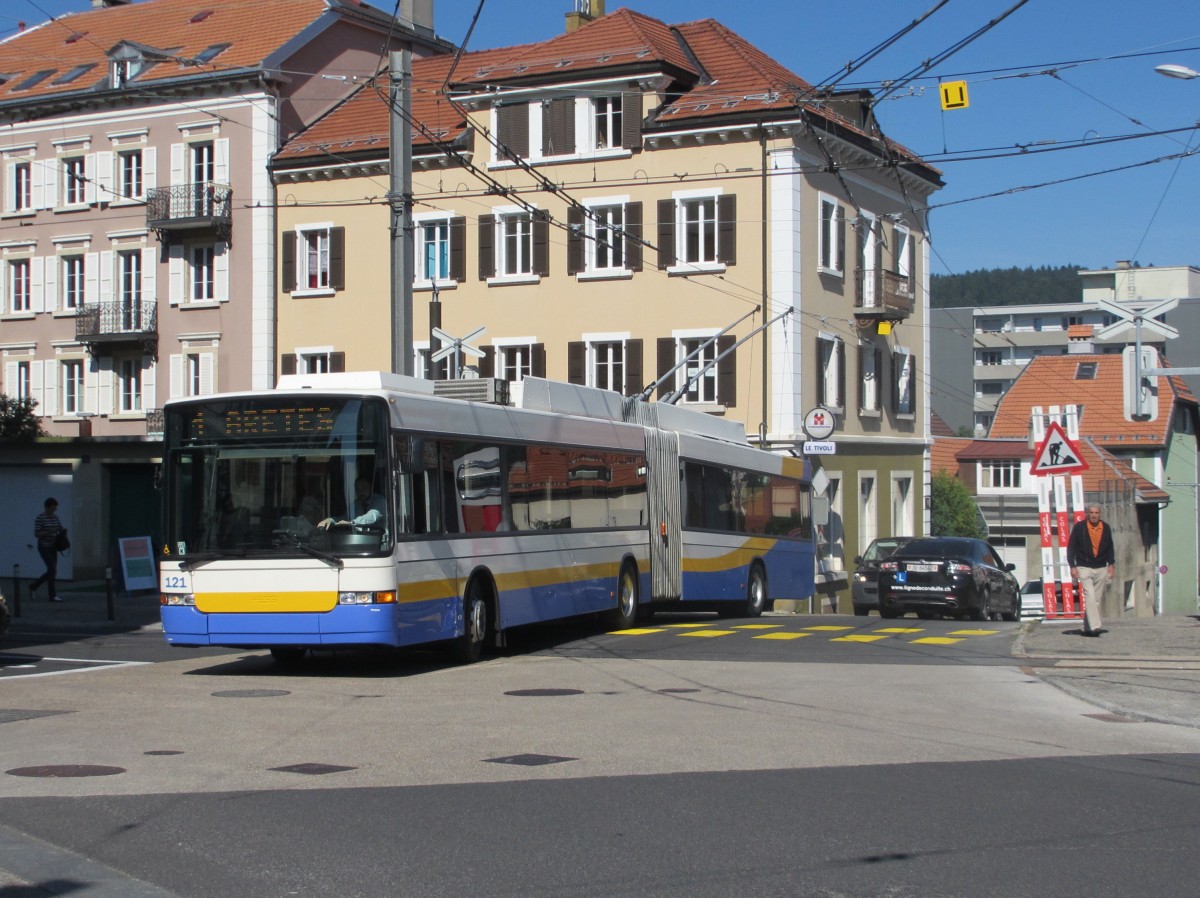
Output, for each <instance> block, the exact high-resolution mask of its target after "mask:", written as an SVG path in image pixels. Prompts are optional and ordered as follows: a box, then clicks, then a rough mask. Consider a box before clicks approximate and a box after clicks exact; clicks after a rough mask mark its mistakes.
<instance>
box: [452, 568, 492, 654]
mask: <svg viewBox="0 0 1200 898" xmlns="http://www.w3.org/2000/svg"><path fill="white" fill-rule="evenodd" d="M487 629H488V606H487V599H486V598H485V597H484V594H483V589H482V588H481V587H480V585H479V580H477V579H476V580H472V581H471V583H470V585H469V586H468V587H467V594H466V595H465V596H463V635H462V636H459V637H458V638H457V639H455V640H454V645H453V648H452V654H453V655H454V660H455V661H457V662H459V663H460V664H473V663H474V662H476V661H478V660H479V659H480V657H482V655H483V641H484V639H486V638H487Z"/></svg>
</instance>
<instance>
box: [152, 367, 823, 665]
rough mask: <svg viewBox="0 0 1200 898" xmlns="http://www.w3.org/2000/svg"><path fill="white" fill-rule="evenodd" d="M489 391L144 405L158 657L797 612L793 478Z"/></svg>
mask: <svg viewBox="0 0 1200 898" xmlns="http://www.w3.org/2000/svg"><path fill="white" fill-rule="evenodd" d="M506 386H508V385H506V384H504V383H503V382H494V381H450V382H445V383H444V384H443V383H438V384H435V383H433V382H430V381H424V380H418V379H414V378H408V377H402V376H399V375H393V374H381V373H345V374H318V375H286V376H284V377H282V378H280V380H279V385H278V387H277V388H276V389H274V390H269V391H261V392H251V393H231V394H223V395H212V396H203V397H195V398H190V399H184V400H175V401H172V402H170V403H168V404H167V406H166V409H165V419H166V420H165V425H166V437H165V441H166V443H165V447H164V468H165V470H164V475H165V476H164V502H165V507H164V525H165V526H164V530H165V533H166V538H165V541H164V543H163V545H162V546H161V547H160V551H159V571H160V574H159V576H160V585H161V602H162V620H163V631H164V634H165V636H166V640H167V641H168V642H169V643H171V644H173V645H177V646H200V645H218V646H231V647H254V648H267V649H270V651H271V653H272V654H273V655H274V656H275V657H276V658H278V659H280V660H295V659H298V658H300V657H301V656H302V655H303V654H304V652H305V651H308V650H316V649H328V648H337V647H347V646H371V645H374V646H408V645H417V644H424V643H444V644H446V645H447V646H449V647H450V648H451V649H452V651H453V653H454V654H455V655H456V656H457V657H458V658H459V659H460V660H463V661H473V660H475V659H477V658H478V657H479V655H480V653H481V651H482V650H483V648H484V647H485V645H486V644H496V645H501V644H503V639H504V634H505V631H507V630H508V629H509V628H511V627H519V626H521V625H523V624H530V623H536V622H539V621H548V620H554V619H559V618H566V617H572V616H576V615H583V614H592V613H603V614H605V615H607V618H608V623H609V624H610V625H611V626H612V627H613V628H616V629H621V628H627V627H630V626H632V625H633V624H634V622H635V621H636V620H637V618H638V616H639V615H647V614H649V613H650V612H653V611H656V610H670V609H680V608H684V607H687V608H689V609H694V608H697V607H700V608H708V609H712V610H717V611H722V612H725V613H729V614H740V615H747V616H756V615H758V614H760V613H761V612H762V610H763V609H764V608H765V607H767V605H768V604H769V602H770V601H771V600H772V598H807V597H808V596H811V595H812V592H813V534H812V530H813V528H812V515H811V506H810V493H809V481H808V473H809V472H808V471H807V470H806V468H805V462H804V461H803V460H801V459H796V458H790V457H783V456H780V455H775V454H773V453H770V452H766V451H762V450H759V449H756V448H754V447H752V446H750V445H749V444H748V442H747V440H746V437H745V432H744V430H743V429H742V427H741V425H734V424H731V422H727V421H723V420H720V419H717V418H714V417H712V416H709V415H705V414H702V413H699V412H695V411H691V410H688V409H686V408H677V407H675V406H672V405H667V404H664V403H646V402H641V401H638V400H630V399H622V398H621V397H620V396H619V395H617V394H616V393H610V392H607V391H602V390H595V389H590V388H586V387H579V386H573V385H569V384H560V383H555V382H552V381H546V380H541V379H538V378H526V379H525V380H524V381H522V382H521V383H519V384H513V385H511V386H512V393H513V396H512V399H511V402H510V401H507V400H506V397H504V396H503V392H504V390H503V388H504V387H506ZM440 391H446V392H447V395H439V392H440ZM467 391H476V393H478V394H481V397H482V394H488V395H489V396H490V397H491V398H492V401H490V402H489V401H486V397H482V398H462V397H464V396H469V395H470V394H469V393H468V392H467ZM497 393H499V394H500V399H501V400H502V401H495V394H497Z"/></svg>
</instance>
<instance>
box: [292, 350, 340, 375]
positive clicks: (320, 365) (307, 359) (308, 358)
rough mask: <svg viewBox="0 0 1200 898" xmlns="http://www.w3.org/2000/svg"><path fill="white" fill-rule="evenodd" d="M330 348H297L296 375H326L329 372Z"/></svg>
mask: <svg viewBox="0 0 1200 898" xmlns="http://www.w3.org/2000/svg"><path fill="white" fill-rule="evenodd" d="M333 351H334V350H333V347H332V346H297V347H296V373H297V374H328V373H329V372H330V370H331V367H330V355H331V354H332V353H333Z"/></svg>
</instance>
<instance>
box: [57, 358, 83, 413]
mask: <svg viewBox="0 0 1200 898" xmlns="http://www.w3.org/2000/svg"><path fill="white" fill-rule="evenodd" d="M87 368H88V366H87V362H86V360H84V359H81V358H78V359H60V360H59V363H58V373H59V377H58V394H59V414H60V415H62V416H63V417H73V416H76V415H79V414H80V413H81V412H83V411H85V404H86V402H87Z"/></svg>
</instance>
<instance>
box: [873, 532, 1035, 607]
mask: <svg viewBox="0 0 1200 898" xmlns="http://www.w3.org/2000/svg"><path fill="white" fill-rule="evenodd" d="M1015 569H1016V565H1015V564H1004V562H1003V561H1001V560H1000V553H999V552H997V551H996V550H995V549H994V548H993V547H992V546H991V545H990V544H989V543H988V542H987V541H986V540H982V539H970V538H967V537H961V536H930V537H920V538H917V539H913V540H910V541H909V542H907V543H905V544H904V545H903V546H900V547H899V548H898V549H897V550H896V551H895V552H893V553H892V554H891V555H889V556H888V557H887V558H885V559H884V560H883V562H882V563H881V564H880V565H879V614H880V616H881V617H899V616H900V615H902V614H905V613H907V612H909V611H915V612H916V613H917V615H918V616H920V617H933V616H935V615H950V616H951V617H956V618H962V617H966V616H970V618H971V619H972V620H992V619H994V618H995V617H996V616H997V615H999V616H1000V617H1002V618H1003V619H1004V620H1008V621H1014V620H1016V619H1017V618H1018V617H1019V616H1020V613H1021V595H1020V584H1018V583H1017V578H1016V577H1014V576H1013V575H1012V571H1014V570H1015Z"/></svg>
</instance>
